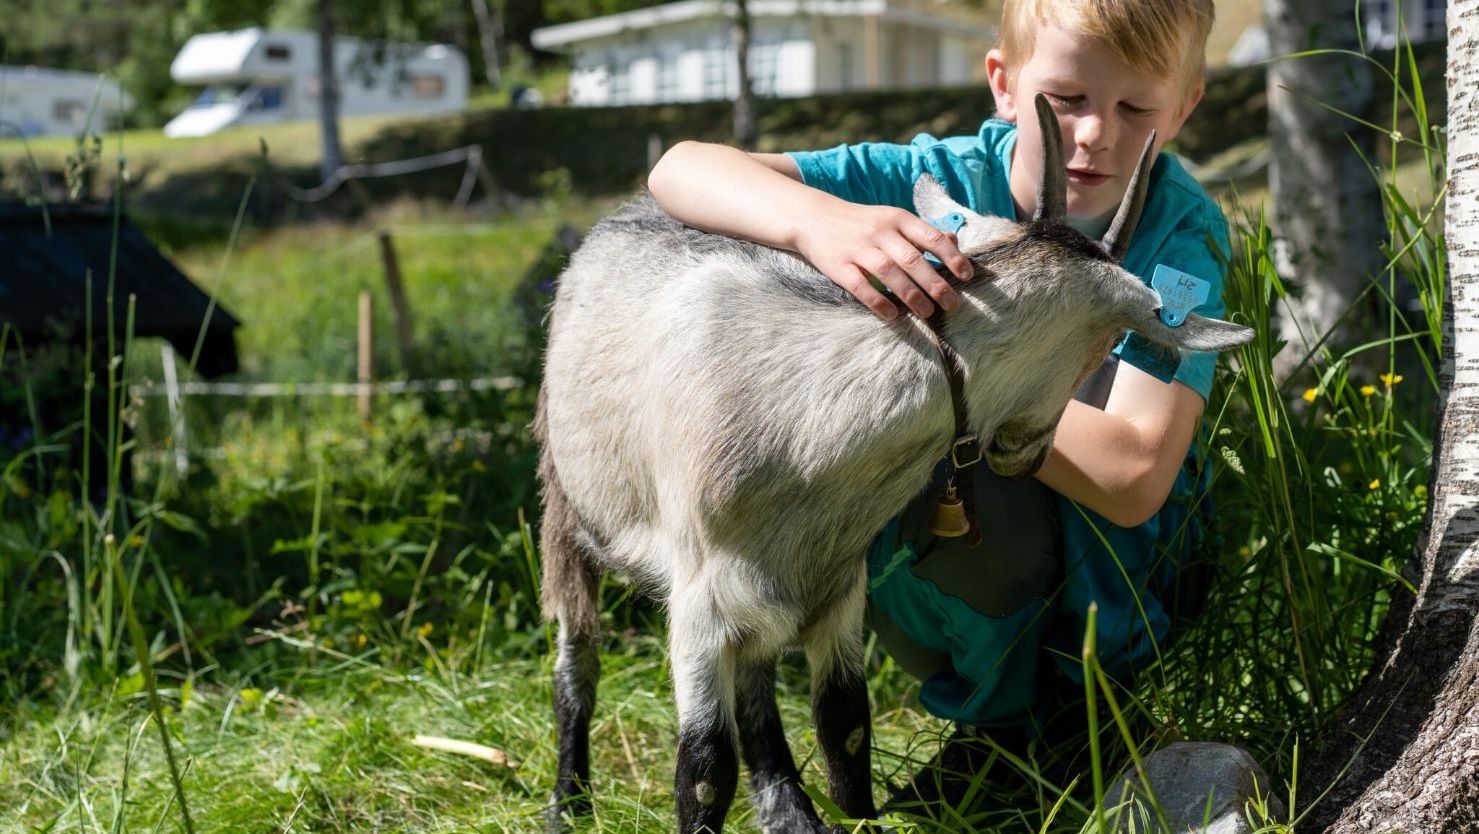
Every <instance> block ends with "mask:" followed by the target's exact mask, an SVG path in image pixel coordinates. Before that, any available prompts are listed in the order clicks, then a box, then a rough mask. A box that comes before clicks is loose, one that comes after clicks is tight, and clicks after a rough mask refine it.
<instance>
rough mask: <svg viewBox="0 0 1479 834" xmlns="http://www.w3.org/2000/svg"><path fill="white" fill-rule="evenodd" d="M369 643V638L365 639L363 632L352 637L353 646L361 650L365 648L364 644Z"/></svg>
mask: <svg viewBox="0 0 1479 834" xmlns="http://www.w3.org/2000/svg"><path fill="white" fill-rule="evenodd" d="M369 641H370V638H368V637H366V636H365V634H364V632H360V633H359V634H356V635H354V645H355V646H357V647H359V648H361V649H363V648H364V647H365V644H366V643H368V642H369Z"/></svg>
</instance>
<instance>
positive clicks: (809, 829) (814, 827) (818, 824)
mask: <svg viewBox="0 0 1479 834" xmlns="http://www.w3.org/2000/svg"><path fill="white" fill-rule="evenodd" d="M735 701H736V707H735V716H734V718H735V723H737V724H738V725H739V735H740V749H741V750H742V751H743V752H744V757H745V766H746V767H748V768H749V769H750V798H751V800H752V801H753V802H754V804H755V811H756V813H757V814H758V815H759V817H760V827H761V829H763V830H764V831H765V832H766V834H791V832H797V834H813V833H814V834H822V832H826V831H828V830H829V829H828V828H827V827H826V826H825V825H823V824H822V821H821V819H820V818H818V817H817V812H816V809H815V808H813V807H812V804H811V800H810V799H809V798H807V796H806V793H805V791H803V790H801V774H800V773H799V772H797V770H796V759H795V758H794V757H793V756H792V755H791V747H790V745H788V744H787V743H786V734H785V730H784V728H783V727H782V726H781V715H780V712H779V711H778V710H777V709H776V705H775V661H774V660H773V659H772V660H766V661H759V662H751V663H741V664H739V669H738V674H737V676H736V680H735Z"/></svg>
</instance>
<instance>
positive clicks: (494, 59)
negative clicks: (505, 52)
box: [472, 0, 503, 90]
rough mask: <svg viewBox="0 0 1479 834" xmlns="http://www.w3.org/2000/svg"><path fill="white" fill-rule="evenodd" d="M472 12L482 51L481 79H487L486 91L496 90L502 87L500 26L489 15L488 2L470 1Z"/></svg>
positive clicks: (484, 0)
mask: <svg viewBox="0 0 1479 834" xmlns="http://www.w3.org/2000/svg"><path fill="white" fill-rule="evenodd" d="M472 11H473V15H474V16H475V17H477V20H478V45H479V46H480V47H482V50H483V77H484V78H486V79H488V89H490V90H497V89H498V88H499V87H501V86H503V76H502V75H501V74H500V73H499V69H498V40H499V37H500V35H499V32H498V30H499V29H501V28H502V26H500V25H499V23H498V22H497V21H494V19H493V15H492V14H491V13H489V11H488V0H472ZM500 17H502V15H500Z"/></svg>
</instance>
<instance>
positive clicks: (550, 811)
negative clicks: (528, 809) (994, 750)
mask: <svg viewBox="0 0 1479 834" xmlns="http://www.w3.org/2000/svg"><path fill="white" fill-rule="evenodd" d="M590 815H591V795H590V794H588V793H577V794H571V795H569V796H560V794H559V793H558V792H556V793H553V794H550V804H549V807H548V808H545V809H544V830H545V831H546V832H548V834H569V832H570V831H572V830H573V828H574V823H575V819H576V818H577V817H588V816H590Z"/></svg>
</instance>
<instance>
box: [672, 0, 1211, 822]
mask: <svg viewBox="0 0 1479 834" xmlns="http://www.w3.org/2000/svg"><path fill="white" fill-rule="evenodd" d="M1212 16H1213V9H1212V2H1211V0H1006V3H1005V8H1004V10H1003V20H1002V26H1001V36H1000V41H999V43H998V45H997V47H996V48H994V49H992V50H991V51H990V53H989V54H988V55H987V57H986V72H987V76H988V80H989V83H990V85H991V91H992V94H993V96H994V97H995V100H996V110H997V117H996V118H993V119H991V120H989V121H987V122H986V123H985V124H983V125H982V127H981V130H980V132H979V133H978V134H977V135H976V136H965V137H953V138H948V139H944V140H937V139H935V138H934V137H931V136H928V135H920V136H918V137H916V138H915V139H914V140H913V141H912V142H911V143H910V144H908V145H902V146H901V145H886V144H862V145H853V146H848V145H843V146H839V147H837V148H833V149H831V150H826V151H818V152H814V153H791V154H785V155H780V154H745V153H743V152H741V151H738V150H735V149H732V148H728V147H725V146H722V145H704V144H699V143H692V142H685V143H682V144H679V145H677V146H675V147H674V148H673V149H672V150H670V151H669V152H668V153H667V154H666V155H665V156H664V157H663V159H662V160H661V161H660V162H659V163H658V165H657V167H656V168H654V169H653V171H652V174H651V177H650V179H649V186H650V188H651V191H652V193H653V195H654V196H655V197H656V198H657V200H658V202H659V203H661V204H662V206H663V208H665V209H666V210H667V211H668V212H669V213H670V214H672V215H673V216H674V217H675V218H677V219H679V220H681V221H683V222H684V223H687V224H689V225H691V226H695V227H698V228H702V229H706V230H709V231H714V232H719V233H722V234H727V235H732V236H737V237H743V238H748V239H750V240H753V241H756V242H759V243H763V244H767V245H770V246H774V247H777V248H783V249H789V250H792V251H795V252H798V253H799V254H801V255H802V256H803V257H805V258H806V259H807V260H808V261H810V262H811V263H812V264H813V265H814V266H816V267H817V268H818V269H819V270H821V271H822V272H823V273H824V274H826V275H827V276H828V278H830V279H831V280H832V281H833V282H834V283H836V284H838V285H839V286H841V287H842V288H844V289H846V290H847V291H848V292H850V293H851V294H852V295H854V296H855V297H856V298H857V299H858V300H859V301H860V302H862V303H863V304H865V305H867V306H868V307H869V309H871V310H873V312H874V313H875V314H877V315H878V316H879V317H880V318H884V319H889V318H892V317H893V316H894V315H896V312H895V307H894V305H893V304H892V303H891V302H890V301H889V300H888V299H887V298H885V297H884V296H883V295H882V294H880V293H879V292H878V291H877V290H876V289H874V287H873V286H872V285H871V284H870V282H869V276H873V277H875V278H876V279H877V280H878V281H880V282H881V283H882V284H883V285H884V286H886V287H888V288H889V289H890V290H891V291H892V293H893V294H894V296H896V297H897V298H898V299H899V300H900V301H901V302H903V303H904V304H905V305H906V306H907V307H908V308H909V309H910V310H911V311H912V312H913V313H914V314H915V315H918V316H921V317H924V316H928V315H930V314H931V313H932V312H933V310H934V306H935V305H937V304H938V305H940V306H942V307H944V308H945V309H946V310H947V311H948V310H951V309H953V308H954V307H955V306H956V305H957V304H958V303H959V297H958V296H957V295H956V293H955V292H954V291H953V290H952V289H951V288H950V287H949V285H948V284H947V283H946V282H945V281H944V280H942V279H941V277H940V276H939V275H938V274H937V273H936V271H935V268H934V267H933V266H932V265H930V264H929V263H928V262H927V261H926V260H925V259H924V257H923V256H922V254H921V250H923V251H926V252H930V253H933V254H934V255H935V256H936V257H937V258H938V259H939V260H940V261H941V262H942V263H943V264H944V265H945V267H946V268H948V269H950V270H951V271H952V272H953V273H955V274H956V275H957V276H959V277H960V278H962V279H966V278H969V276H970V271H971V266H970V263H969V262H968V261H967V260H966V259H965V258H964V257H963V256H962V255H961V254H960V252H959V250H958V249H957V248H956V246H955V241H954V239H953V238H952V237H951V236H950V235H948V234H946V233H944V232H941V231H939V230H937V229H935V228H933V227H932V226H930V225H928V224H927V223H925V222H924V221H923V220H921V219H920V218H918V217H915V216H914V215H913V214H911V213H910V212H909V209H910V208H911V206H912V201H911V197H910V195H911V191H912V188H913V185H914V181H915V180H916V179H917V178H918V177H919V176H920V175H921V174H922V173H925V172H928V173H931V174H933V175H934V177H935V178H936V179H937V180H939V181H940V182H941V183H942V184H943V185H944V186H945V187H946V189H947V190H949V191H950V193H951V196H952V197H954V198H955V199H956V200H957V201H958V202H961V203H962V204H965V205H967V206H969V207H971V208H972V209H974V210H975V211H977V212H979V213H982V214H997V215H1003V216H1008V217H1030V216H1031V215H1032V213H1033V211H1034V209H1035V207H1036V194H1037V179H1038V171H1039V170H1040V165H1041V162H1040V157H1041V153H1042V140H1041V137H1040V136H1039V128H1038V123H1037V120H1036V118H1035V116H1034V115H1033V114H1034V111H1033V100H1034V97H1035V96H1036V95H1037V94H1038V93H1043V94H1045V95H1046V96H1047V97H1048V100H1049V102H1050V103H1051V104H1052V107H1053V109H1054V111H1055V113H1056V114H1057V117H1058V126H1059V128H1060V130H1061V131H1062V134H1063V145H1064V158H1065V164H1066V167H1067V179H1068V214H1069V220H1070V222H1071V223H1072V224H1073V225H1075V226H1076V227H1077V228H1078V229H1079V230H1080V231H1082V232H1084V233H1085V234H1086V235H1088V236H1089V237H1091V238H1098V237H1099V236H1100V235H1101V234H1102V233H1103V232H1104V230H1105V229H1106V228H1107V226H1108V224H1109V221H1110V219H1111V216H1112V214H1113V212H1114V210H1115V208H1116V207H1117V206H1118V205H1119V202H1120V198H1121V197H1122V196H1123V194H1124V191H1125V187H1126V185H1127V181H1128V179H1129V177H1130V174H1131V172H1132V171H1133V170H1134V167H1135V163H1136V161H1137V159H1138V156H1139V153H1140V150H1141V148H1142V146H1143V144H1144V141H1145V139H1146V137H1147V136H1148V135H1149V133H1150V131H1151V130H1155V131H1156V142H1157V147H1156V151H1157V152H1159V150H1160V146H1161V145H1163V144H1164V143H1165V142H1168V141H1170V140H1171V139H1172V138H1174V137H1175V136H1176V133H1177V131H1178V130H1179V129H1180V128H1181V125H1182V123H1183V122H1184V121H1185V119H1186V117H1187V116H1188V115H1189V114H1190V113H1191V111H1192V109H1193V108H1194V107H1195V106H1196V104H1197V102H1198V101H1199V100H1200V99H1201V95H1202V80H1201V78H1202V69H1203V50H1204V45H1205V42H1206V37H1207V32H1208V30H1209V29H1210V28H1211V23H1212ZM1024 116H1025V118H1021V117H1024ZM1226 236H1227V232H1226V223H1225V221H1224V220H1223V217H1222V214H1221V212H1220V211H1219V210H1218V209H1217V206H1216V204H1215V203H1213V202H1212V201H1211V200H1210V198H1208V197H1207V195H1206V194H1205V193H1204V192H1203V191H1202V190H1201V188H1200V187H1199V186H1198V185H1197V184H1196V183H1195V181H1194V180H1192V179H1191V177H1190V176H1189V175H1187V174H1186V173H1185V171H1183V170H1182V169H1181V167H1180V166H1179V165H1178V164H1177V163H1176V162H1175V161H1174V160H1173V159H1171V158H1169V157H1166V156H1160V157H1158V160H1157V162H1156V164H1155V166H1154V168H1153V170H1152V172H1151V180H1150V189H1149V196H1148V198H1147V201H1146V205H1145V210H1144V213H1143V215H1142V218H1141V221H1140V225H1139V227H1138V228H1137V231H1136V233H1135V237H1134V239H1133V240H1132V241H1131V244H1130V249H1129V252H1128V253H1127V255H1126V257H1125V260H1124V266H1125V267H1126V268H1127V269H1129V270H1130V271H1131V272H1134V273H1135V274H1137V275H1139V276H1141V277H1142V278H1143V279H1145V280H1147V281H1149V279H1150V276H1151V274H1152V272H1153V271H1154V269H1155V267H1156V266H1157V265H1158V264H1164V265H1166V266H1169V267H1173V268H1175V269H1178V270H1181V271H1183V272H1187V273H1190V274H1192V275H1195V276H1198V277H1200V278H1202V279H1203V280H1205V281H1207V282H1209V284H1210V285H1211V287H1210V293H1209V298H1208V301H1207V302H1206V303H1205V304H1203V305H1202V306H1199V307H1197V308H1196V309H1197V312H1199V313H1201V314H1202V315H1206V316H1211V317H1220V316H1221V314H1222V312H1223V305H1222V279H1221V267H1220V266H1219V260H1218V257H1217V254H1216V253H1215V252H1214V251H1213V247H1222V248H1225V247H1226V245H1227V244H1226ZM1127 345H1128V346H1127ZM1119 359H1123V360H1124V361H1123V362H1121V361H1119ZM1215 361H1216V360H1215V355H1202V354H1188V355H1186V356H1185V357H1184V358H1183V360H1182V362H1181V364H1180V366H1179V367H1178V368H1177V370H1176V372H1175V376H1174V381H1171V382H1170V383H1169V384H1167V383H1166V382H1163V381H1161V380H1160V379H1157V378H1156V377H1155V376H1152V375H1151V373H1149V372H1147V371H1144V370H1141V368H1140V367H1137V364H1138V365H1143V366H1145V367H1147V368H1148V367H1151V365H1150V363H1148V362H1143V361H1142V360H1141V359H1140V357H1139V356H1138V355H1137V354H1136V352H1135V349H1134V341H1133V337H1132V338H1131V340H1127V343H1125V344H1122V345H1121V347H1120V348H1117V349H1116V356H1111V357H1110V358H1109V359H1107V360H1106V362H1105V364H1104V366H1103V367H1102V368H1101V369H1100V371H1099V372H1097V373H1096V374H1095V375H1094V376H1093V377H1091V378H1090V380H1089V382H1088V383H1086V384H1085V386H1084V389H1083V390H1081V391H1080V393H1079V397H1078V399H1079V400H1080V401H1077V402H1071V403H1069V406H1068V408H1067V410H1066V411H1065V412H1064V414H1063V417H1062V420H1061V422H1060V423H1059V426H1058V431H1057V435H1056V438H1055V440H1054V443H1053V448H1052V451H1051V453H1050V454H1049V456H1048V458H1047V460H1046V461H1045V462H1044V464H1043V465H1042V467H1041V469H1040V470H1039V471H1038V472H1036V473H1035V475H1033V476H1031V477H1023V478H1014V479H1003V478H999V477H996V476H994V475H992V474H991V473H990V472H989V470H987V468H986V467H984V466H977V467H974V469H975V470H976V471H977V474H976V477H977V479H978V480H977V500H976V505H977V512H978V516H979V517H978V519H977V522H978V526H979V528H980V529H981V530H982V531H984V532H985V534H986V539H985V542H983V544H982V545H981V546H980V547H977V548H974V549H972V548H969V547H967V546H966V545H965V544H963V543H962V540H960V539H952V538H940V537H936V536H934V535H932V534H931V533H930V532H929V531H928V529H927V521H928V517H929V510H930V509H931V508H932V507H933V505H934V503H935V500H936V499H937V498H938V497H939V490H940V489H941V488H942V486H943V484H942V483H936V484H935V485H933V486H932V487H931V489H929V490H926V492H925V493H922V494H921V495H920V497H919V498H917V499H916V500H915V501H914V502H913V503H912V504H911V505H910V506H909V507H908V508H907V509H906V510H905V511H904V512H903V513H902V514H901V515H900V516H899V517H897V518H895V519H894V520H893V521H891V522H890V523H889V525H888V526H887V527H886V528H885V529H884V531H883V532H882V533H880V534H879V536H878V537H877V539H876V540H875V542H874V545H873V548H872V550H871V552H870V553H869V557H868V558H869V573H870V578H871V586H870V588H871V594H870V603H871V605H870V618H871V624H872V625H873V627H874V629H875V630H876V631H877V633H878V636H879V639H880V642H881V643H882V644H883V645H884V646H885V647H886V648H887V649H888V650H889V652H890V653H891V654H892V655H893V656H894V657H895V659H896V661H897V662H898V664H899V665H900V666H901V667H902V668H904V669H906V670H907V671H909V672H911V673H913V674H915V675H917V676H919V677H920V678H921V680H923V685H922V687H921V689H920V700H921V702H922V703H923V704H924V705H925V707H926V708H928V709H929V710H930V711H931V712H932V713H934V714H935V715H937V716H940V717H942V718H946V719H950V720H953V721H956V722H958V723H959V724H960V725H962V727H963V728H965V730H964V731H963V732H961V733H958V734H957V740H954V742H953V743H952V744H947V746H946V748H945V750H943V751H942V753H941V755H940V756H939V757H937V761H936V763H935V765H934V767H933V768H927V769H926V771H925V772H924V773H922V774H921V775H920V776H919V777H916V779H915V782H914V784H913V785H911V786H909V787H907V788H905V789H904V790H903V791H901V792H900V793H899V794H898V795H896V796H895V802H894V805H895V807H899V806H900V805H901V804H904V803H907V801H909V800H915V801H918V800H926V801H933V800H935V799H941V798H943V799H945V800H947V801H951V802H953V801H955V800H958V799H959V795H960V793H961V792H962V791H961V787H962V785H963V784H964V783H962V782H960V781H959V780H956V781H954V782H952V781H951V780H950V778H949V777H950V774H949V773H948V771H956V772H958V773H959V775H961V776H964V777H966V778H968V777H969V775H970V773H969V771H970V770H971V769H972V768H973V767H974V766H975V765H976V763H977V762H976V759H978V757H977V756H976V752H978V751H979V746H978V745H977V744H976V743H974V742H972V741H971V738H972V737H973V735H974V731H973V729H972V728H981V727H984V728H989V729H990V730H991V731H992V733H993V734H994V735H996V736H997V737H998V738H1011V737H1017V738H1019V739H1027V738H1033V737H1037V736H1039V735H1041V734H1042V733H1043V732H1044V731H1045V730H1047V729H1049V727H1048V726H1047V725H1048V724H1049V723H1050V721H1049V719H1050V716H1051V715H1052V714H1053V711H1054V710H1055V709H1060V708H1061V703H1060V702H1061V701H1062V700H1063V699H1061V698H1055V694H1056V693H1059V692H1073V691H1075V690H1076V691H1077V693H1078V694H1079V695H1080V696H1081V695H1082V691H1083V690H1082V683H1081V682H1082V667H1081V663H1080V661H1079V659H1078V657H1079V652H1078V647H1079V646H1080V645H1081V642H1082V640H1083V636H1084V631H1085V627H1086V622H1087V620H1086V612H1087V609H1088V606H1089V603H1090V602H1097V603H1098V608H1099V615H1098V629H1097V644H1098V650H1099V656H1100V660H1101V662H1102V663H1103V664H1104V666H1105V667H1106V669H1107V670H1108V671H1109V673H1110V674H1111V675H1114V676H1116V677H1120V678H1124V677H1126V676H1128V675H1129V674H1131V673H1132V672H1133V670H1134V669H1135V668H1136V667H1137V666H1139V665H1142V664H1143V663H1144V662H1145V661H1147V660H1148V659H1150V657H1151V656H1153V654H1154V650H1155V643H1156V641H1158V640H1159V639H1161V638H1163V637H1164V636H1165V635H1166V633H1167V630H1168V628H1169V624H1170V620H1171V614H1170V613H1168V609H1169V608H1170V606H1171V603H1170V601H1169V598H1170V596H1171V595H1172V594H1173V593H1174V589H1175V586H1176V578H1177V577H1176V573H1177V570H1178V568H1179V567H1180V566H1181V563H1182V562H1183V560H1184V559H1185V555H1186V552H1187V549H1188V547H1189V544H1188V541H1189V539H1190V538H1192V537H1191V536H1189V535H1187V533H1188V528H1192V530H1193V532H1194V528H1195V523H1194V520H1193V518H1192V516H1191V515H1190V514H1189V512H1188V510H1189V509H1191V504H1192V502H1193V501H1195V500H1196V499H1198V498H1199V497H1200V487H1202V486H1204V484H1203V483H1201V479H1200V477H1199V475H1198V473H1197V468H1196V466H1195V462H1194V461H1193V460H1192V459H1191V457H1190V452H1191V447H1192V441H1193V438H1194V435H1195V433H1196V431H1197V428H1198V425H1199V421H1200V417H1201V413H1202V409H1203V407H1204V405H1205V402H1206V398H1207V396H1208V393H1209V391H1210V388H1211V382H1212V370H1213V365H1214V364H1215ZM939 480H940V479H937V481H939ZM1074 681H1077V683H1074ZM1073 709H1076V710H1077V712H1079V713H1082V711H1083V709H1084V707H1083V705H1082V704H1078V705H1077V706H1076V707H1074V708H1073ZM1064 714H1072V713H1071V712H1065V713H1064Z"/></svg>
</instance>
